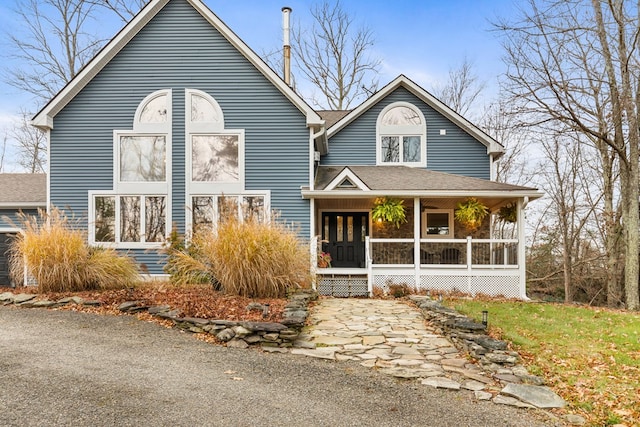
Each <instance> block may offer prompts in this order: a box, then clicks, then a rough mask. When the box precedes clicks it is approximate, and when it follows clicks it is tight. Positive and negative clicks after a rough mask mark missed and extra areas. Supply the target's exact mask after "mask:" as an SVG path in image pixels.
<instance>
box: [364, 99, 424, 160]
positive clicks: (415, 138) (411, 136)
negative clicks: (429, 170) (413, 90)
mask: <svg viewBox="0 0 640 427" xmlns="http://www.w3.org/2000/svg"><path fill="white" fill-rule="evenodd" d="M426 140H427V125H426V123H425V120H424V115H423V114H422V112H421V111H420V110H419V109H418V108H416V107H415V106H414V105H412V104H409V103H406V102H395V103H393V104H390V105H388V106H387V107H385V108H384V109H383V110H382V111H381V112H380V115H379V116H378V122H377V147H376V163H377V164H378V165H407V166H423V167H424V166H426V165H427V148H426Z"/></svg>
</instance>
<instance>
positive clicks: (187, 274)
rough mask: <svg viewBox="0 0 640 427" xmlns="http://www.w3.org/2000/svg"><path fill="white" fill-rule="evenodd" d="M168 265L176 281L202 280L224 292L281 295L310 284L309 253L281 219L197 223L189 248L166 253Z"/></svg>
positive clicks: (251, 295) (258, 296)
mask: <svg viewBox="0 0 640 427" xmlns="http://www.w3.org/2000/svg"><path fill="white" fill-rule="evenodd" d="M170 258H171V266H170V268H169V269H168V270H169V272H170V273H171V274H172V279H173V280H175V281H177V282H181V281H183V282H184V281H187V280H190V279H196V280H199V279H202V278H204V277H206V278H207V280H209V281H211V282H214V283H216V284H217V285H218V286H219V287H220V289H221V290H222V291H223V292H225V293H228V294H232V295H240V296H243V297H249V298H280V297H284V296H285V295H286V293H287V291H288V290H289V289H291V288H295V287H301V286H302V287H304V286H308V285H309V283H311V277H310V257H309V251H308V248H307V246H306V245H304V244H303V242H301V241H300V239H299V238H298V235H297V233H296V231H295V230H293V229H292V228H290V227H288V226H287V225H286V224H283V223H280V222H275V221H273V222H271V223H262V222H259V221H246V222H240V221H238V220H236V219H233V218H231V219H228V220H226V221H223V222H221V223H219V224H217V226H216V228H215V229H212V228H205V227H203V228H200V229H198V230H197V232H196V233H194V235H193V236H192V239H191V242H190V245H189V250H185V249H183V250H178V251H174V252H173V253H171V251H170Z"/></svg>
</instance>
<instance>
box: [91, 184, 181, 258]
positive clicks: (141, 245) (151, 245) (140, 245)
mask: <svg viewBox="0 0 640 427" xmlns="http://www.w3.org/2000/svg"><path fill="white" fill-rule="evenodd" d="M127 196H132V197H164V198H165V200H166V208H165V209H166V213H167V215H166V220H165V231H164V235H165V238H166V237H167V236H169V233H170V231H171V230H170V228H171V227H170V226H171V223H172V221H171V197H169V195H168V194H157V193H149V194H128V193H119V192H116V191H89V204H88V206H89V215H88V217H89V218H88V229H89V232H88V238H89V244H90V245H92V246H101V247H105V248H114V249H160V248H162V247H163V244H164V242H145V241H144V237H145V233H144V231H145V228H146V215H145V214H144V209H145V204H144V203H141V212H140V215H141V217H140V236H141V240H142V241H140V242H121V241H120V221H121V218H120V197H127ZM96 197H114V198H115V202H116V207H115V229H114V235H115V236H114V237H115V242H96V228H95V218H96V206H95V199H96Z"/></svg>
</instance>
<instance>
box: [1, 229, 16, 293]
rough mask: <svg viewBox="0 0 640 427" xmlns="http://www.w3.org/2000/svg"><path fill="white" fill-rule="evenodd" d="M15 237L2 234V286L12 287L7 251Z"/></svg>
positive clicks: (9, 234) (11, 234) (10, 234)
mask: <svg viewBox="0 0 640 427" xmlns="http://www.w3.org/2000/svg"><path fill="white" fill-rule="evenodd" d="M13 236H14V234H13V233H0V286H11V282H10V281H9V262H8V261H9V258H8V254H7V251H8V249H9V243H10V242H11V238H12V237H13Z"/></svg>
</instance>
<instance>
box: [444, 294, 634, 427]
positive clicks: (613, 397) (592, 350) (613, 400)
mask: <svg viewBox="0 0 640 427" xmlns="http://www.w3.org/2000/svg"><path fill="white" fill-rule="evenodd" d="M449 305H451V306H452V307H454V308H456V309H457V310H458V311H460V312H462V313H465V314H467V315H469V316H470V317H473V318H475V319H478V320H479V319H481V317H482V314H481V313H482V310H487V311H488V312H489V329H490V333H491V334H492V335H495V336H498V337H500V338H502V339H504V340H507V341H510V342H511V343H513V347H514V349H516V350H517V351H519V352H520V353H521V355H522V356H523V358H524V359H525V360H526V364H527V367H528V368H529V371H530V372H531V373H533V374H537V375H543V376H544V377H545V378H546V379H547V381H548V383H549V385H550V386H551V387H553V388H554V390H555V391H556V392H557V393H559V394H560V395H561V396H562V397H564V398H565V399H566V400H567V401H568V402H569V406H568V408H567V410H568V411H570V412H574V413H578V414H580V415H582V416H584V417H586V418H587V419H588V420H589V422H590V424H591V425H598V426H601V425H613V424H624V425H627V426H635V425H640V314H638V313H635V312H623V311H613V310H607V309H603V308H588V307H578V306H572V305H562V304H547V303H533V302H529V303H526V302H512V301H508V302H500V301H479V300H473V301H471V300H462V299H456V300H451V301H449Z"/></svg>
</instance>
